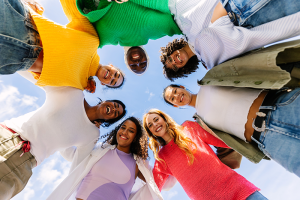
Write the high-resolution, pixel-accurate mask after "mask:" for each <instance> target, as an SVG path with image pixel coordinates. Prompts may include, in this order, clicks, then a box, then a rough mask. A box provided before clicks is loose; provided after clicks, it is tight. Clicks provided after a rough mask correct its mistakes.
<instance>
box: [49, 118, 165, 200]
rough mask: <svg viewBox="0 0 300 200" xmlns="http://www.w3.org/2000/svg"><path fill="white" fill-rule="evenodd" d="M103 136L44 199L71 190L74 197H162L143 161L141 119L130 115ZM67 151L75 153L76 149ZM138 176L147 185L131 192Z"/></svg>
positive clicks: (87, 199)
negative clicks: (102, 139) (102, 141)
mask: <svg viewBox="0 0 300 200" xmlns="http://www.w3.org/2000/svg"><path fill="white" fill-rule="evenodd" d="M106 136H108V137H107V138H106V140H105V141H104V143H102V144H101V143H99V144H97V145H96V146H95V148H94V150H93V151H92V153H91V154H90V155H89V156H88V157H87V158H86V159H85V160H84V161H83V162H82V163H80V164H79V165H78V167H77V168H76V169H75V170H74V171H73V172H72V173H71V174H69V176H68V177H66V179H65V180H63V182H62V183H61V184H60V185H59V186H58V187H57V188H56V189H55V190H54V191H53V193H52V194H51V195H50V196H49V197H48V198H47V200H56V199H69V197H70V196H71V195H72V193H76V194H75V195H74V196H75V197H76V199H77V200H99V199H122V200H126V199H133V200H140V199H141V198H142V199H143V200H153V199H157V200H162V199H163V198H162V196H161V194H160V192H159V191H158V188H157V186H156V184H155V183H154V180H153V176H152V171H151V170H152V169H151V168H150V167H149V166H148V163H147V161H146V159H147V158H148V147H147V145H148V141H147V136H146V135H145V132H144V130H143V128H142V125H141V122H140V120H139V119H137V118H135V117H129V118H127V119H126V120H124V121H123V122H122V123H121V124H120V125H118V126H117V127H116V128H114V129H113V130H112V131H111V132H110V133H108V134H107V135H106ZM106 136H104V137H106ZM69 151H72V152H73V153H71V154H69V155H74V154H75V153H74V152H76V148H71V149H70V150H69ZM68 160H72V156H71V157H69V158H68ZM137 177H139V178H140V179H141V180H143V181H144V182H145V183H146V184H145V185H144V186H143V187H142V189H140V190H138V191H137V192H135V193H133V194H131V190H132V187H133V185H134V182H135V180H136V178H137Z"/></svg>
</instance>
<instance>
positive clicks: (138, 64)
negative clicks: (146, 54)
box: [129, 61, 147, 67]
mask: <svg viewBox="0 0 300 200" xmlns="http://www.w3.org/2000/svg"><path fill="white" fill-rule="evenodd" d="M143 64H145V67H146V65H147V61H144V62H138V63H134V64H129V66H130V67H139V66H140V65H143Z"/></svg>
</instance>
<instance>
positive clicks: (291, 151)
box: [257, 88, 300, 177]
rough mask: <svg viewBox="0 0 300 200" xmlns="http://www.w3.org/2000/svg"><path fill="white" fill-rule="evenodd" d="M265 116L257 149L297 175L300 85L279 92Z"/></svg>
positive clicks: (299, 141) (298, 164)
mask: <svg viewBox="0 0 300 200" xmlns="http://www.w3.org/2000/svg"><path fill="white" fill-rule="evenodd" d="M260 108H263V109H270V111H269V112H268V114H267V116H266V120H265V122H266V129H265V130H264V131H263V132H262V133H261V135H260V139H259V141H257V143H258V147H259V149H260V150H261V151H262V152H263V153H264V154H265V155H267V156H268V157H269V158H271V159H273V160H274V161H276V162H277V163H279V164H280V165H282V166H283V167H284V168H285V169H287V170H288V171H290V172H292V173H294V174H296V175H297V176H298V177H300V156H299V155H300V88H297V89H295V90H293V91H291V92H288V93H285V94H282V95H281V96H280V97H279V98H278V100H277V101H276V103H275V105H274V106H261V107H260Z"/></svg>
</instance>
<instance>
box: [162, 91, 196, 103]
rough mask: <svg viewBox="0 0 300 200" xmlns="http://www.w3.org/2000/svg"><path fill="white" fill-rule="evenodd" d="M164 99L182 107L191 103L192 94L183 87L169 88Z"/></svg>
mask: <svg viewBox="0 0 300 200" xmlns="http://www.w3.org/2000/svg"><path fill="white" fill-rule="evenodd" d="M164 98H165V100H166V101H168V102H169V103H171V104H173V105H175V106H178V107H180V106H185V105H188V104H189V103H190V102H191V100H192V94H191V93H190V92H189V91H187V90H186V89H183V88H181V87H179V88H178V87H172V86H169V87H167V89H166V90H165V94H164Z"/></svg>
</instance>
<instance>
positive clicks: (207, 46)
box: [195, 12, 300, 69]
mask: <svg viewBox="0 0 300 200" xmlns="http://www.w3.org/2000/svg"><path fill="white" fill-rule="evenodd" d="M299 21H300V12H298V13H295V14H293V15H289V16H286V17H283V18H280V19H277V20H274V21H271V22H269V23H266V24H263V25H260V26H257V27H254V28H251V29H247V28H244V27H239V26H234V25H233V24H232V23H231V22H230V20H229V18H228V17H227V16H226V17H222V18H220V19H218V20H217V21H216V22H215V23H213V25H212V26H210V27H208V28H206V29H205V30H203V31H202V32H200V33H199V34H198V36H197V38H196V42H195V50H196V52H197V54H198V57H199V56H200V57H202V58H204V61H205V62H206V64H207V66H208V68H209V69H211V68H212V67H214V66H215V65H218V64H220V63H222V62H224V61H226V60H228V59H230V58H233V57H235V56H237V55H240V54H243V53H245V52H248V51H251V50H254V49H258V48H261V47H264V46H265V45H268V44H271V43H274V42H278V41H280V40H284V39H288V38H291V37H294V36H298V35H299V34H300V23H299Z"/></svg>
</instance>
